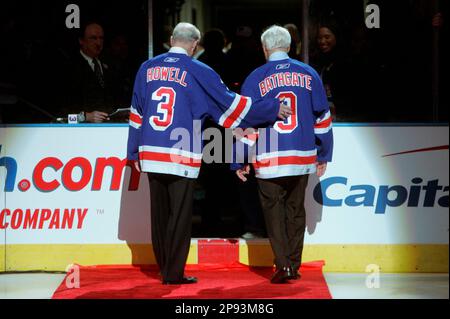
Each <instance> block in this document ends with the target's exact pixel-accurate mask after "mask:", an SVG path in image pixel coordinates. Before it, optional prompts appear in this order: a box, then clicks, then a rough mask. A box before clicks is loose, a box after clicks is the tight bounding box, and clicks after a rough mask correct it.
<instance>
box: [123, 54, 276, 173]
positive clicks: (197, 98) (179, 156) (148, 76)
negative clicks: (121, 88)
mask: <svg viewBox="0 0 450 319" xmlns="http://www.w3.org/2000/svg"><path fill="white" fill-rule="evenodd" d="M278 111H279V100H277V99H275V98H273V99H262V98H259V99H255V100H253V99H251V98H249V97H245V96H241V95H238V94H236V93H234V92H231V91H229V90H228V88H227V87H226V86H225V85H224V84H223V82H222V81H221V79H220V77H219V75H218V74H217V73H215V72H214V71H213V70H212V69H211V68H209V67H208V66H206V65H205V64H203V63H201V62H199V61H196V60H193V59H192V58H191V57H189V56H188V55H187V54H185V53H184V52H183V50H182V49H180V48H172V50H171V51H170V52H169V53H166V54H163V55H160V56H157V57H155V58H153V59H151V60H149V61H147V62H145V63H144V64H143V65H142V66H141V68H140V69H139V71H138V74H137V76H136V81H135V86H134V92H133V99H132V107H131V115H130V128H129V136H128V150H127V157H128V159H129V160H138V159H139V161H140V164H141V168H142V171H144V172H153V173H163V174H171V175H177V176H182V177H187V178H197V177H198V174H199V171H200V166H201V162H202V150H203V141H202V125H203V122H204V120H205V119H206V117H210V118H212V119H213V120H214V121H215V122H216V123H218V124H220V125H221V126H223V127H225V128H237V127H252V126H256V125H258V124H261V123H274V122H275V121H276V120H277V116H278Z"/></svg>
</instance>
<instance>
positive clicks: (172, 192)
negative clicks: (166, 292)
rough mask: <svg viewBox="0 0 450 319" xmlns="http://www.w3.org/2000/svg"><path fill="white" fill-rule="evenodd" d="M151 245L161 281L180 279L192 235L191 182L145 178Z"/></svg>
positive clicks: (158, 176) (164, 177)
mask: <svg viewBox="0 0 450 319" xmlns="http://www.w3.org/2000/svg"><path fill="white" fill-rule="evenodd" d="M148 178H149V182H150V194H151V196H150V198H151V215H152V219H151V221H152V244H153V251H154V253H155V257H156V261H157V263H158V265H159V267H160V270H161V276H162V278H163V280H167V281H177V280H180V279H182V278H183V276H184V268H185V265H186V261H187V257H188V254H189V248H190V243H191V232H192V206H193V195H194V180H192V179H187V178H183V177H178V176H174V175H165V174H152V173H151V174H148Z"/></svg>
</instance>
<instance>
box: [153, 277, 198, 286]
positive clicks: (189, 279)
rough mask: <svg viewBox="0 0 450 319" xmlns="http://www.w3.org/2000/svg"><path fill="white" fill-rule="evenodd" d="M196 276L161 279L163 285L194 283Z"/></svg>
mask: <svg viewBox="0 0 450 319" xmlns="http://www.w3.org/2000/svg"><path fill="white" fill-rule="evenodd" d="M197 281H198V280H197V278H195V277H183V279H181V280H163V282H162V283H163V285H189V284H196V283H197Z"/></svg>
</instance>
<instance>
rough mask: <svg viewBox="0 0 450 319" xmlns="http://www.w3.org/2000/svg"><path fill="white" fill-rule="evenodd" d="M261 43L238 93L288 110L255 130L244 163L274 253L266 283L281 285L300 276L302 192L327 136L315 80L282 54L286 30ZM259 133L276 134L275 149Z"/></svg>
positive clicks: (326, 147) (328, 150)
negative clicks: (258, 59) (261, 59)
mask: <svg viewBox="0 0 450 319" xmlns="http://www.w3.org/2000/svg"><path fill="white" fill-rule="evenodd" d="M261 40H262V44H263V48H264V53H265V56H266V59H267V63H266V64H265V65H263V66H261V67H260V68H258V69H256V70H255V71H254V72H253V73H251V74H250V75H249V77H248V78H247V79H246V81H245V83H244V85H243V87H242V94H244V95H246V96H250V97H251V98H252V99H258V98H261V97H266V98H269V99H272V98H284V99H285V101H286V102H287V104H288V105H289V106H290V107H291V109H292V115H291V116H290V117H289V118H288V119H287V120H285V121H279V122H277V123H275V124H274V125H273V126H272V127H270V128H267V129H264V130H265V131H264V132H263V131H262V130H260V131H259V135H260V139H259V140H258V142H257V143H256V146H255V149H256V151H255V153H254V156H253V158H251V159H250V160H251V163H252V164H253V166H254V168H255V174H256V177H257V180H258V191H259V197H260V200H261V205H262V208H263V212H264V218H265V221H266V226H267V232H268V236H269V239H270V243H271V246H272V250H273V253H274V255H275V266H276V271H275V273H274V275H273V277H272V279H271V282H272V283H284V282H286V281H287V280H289V279H298V278H300V276H301V275H300V273H299V272H298V270H299V268H300V264H301V259H302V251H303V242H304V234H305V219H306V213H305V207H304V199H305V190H306V187H307V184H308V177H309V174H313V173H317V175H318V176H319V177H321V176H322V175H323V174H324V173H325V170H326V168H327V162H330V161H331V159H332V151H333V132H332V123H331V116H330V110H329V106H328V101H327V96H326V94H325V90H324V87H323V84H322V81H321V79H320V76H319V75H318V74H317V72H316V71H315V70H314V69H313V68H311V67H310V66H308V65H306V64H304V63H301V62H299V61H297V60H294V59H290V58H289V56H288V52H289V49H290V45H291V36H290V34H289V31H288V30H286V29H285V28H282V27H279V26H272V27H270V28H269V29H268V30H267V31H265V32H264V33H263V35H262V37H261ZM263 133H264V136H266V137H267V136H273V135H276V136H277V139H276V142H277V143H276V149H273V147H272V149H271V148H270V146H268V144H267V142H268V139H264V141H262V135H263ZM245 140H247V141H248V138H245ZM243 141H244V138H243V139H242V141H239V142H238V143H240V142H243ZM269 142H270V141H269ZM244 143H245V142H244ZM250 144H251V143H250ZM262 144H264V145H262ZM234 166H235V168H239V165H237V166H236V165H234ZM240 166H241V168H239V169H238V170H237V175H238V176H239V178H241V179H242V180H243V181H244V182H245V181H246V177H245V175H247V174H248V173H249V166H248V165H246V166H245V167H242V165H240Z"/></svg>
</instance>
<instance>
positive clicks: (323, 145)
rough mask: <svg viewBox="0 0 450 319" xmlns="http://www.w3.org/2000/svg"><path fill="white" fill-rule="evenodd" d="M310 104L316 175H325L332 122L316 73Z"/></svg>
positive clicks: (330, 145)
mask: <svg viewBox="0 0 450 319" xmlns="http://www.w3.org/2000/svg"><path fill="white" fill-rule="evenodd" d="M312 81H313V83H312V94H311V100H312V101H311V102H312V106H313V114H314V119H315V125H314V134H315V136H316V146H317V161H318V163H317V175H318V176H319V177H321V176H323V175H324V174H325V171H326V168H327V163H328V162H331V161H332V158H333V144H334V139H333V122H332V117H331V112H330V107H329V104H328V100H327V95H326V93H325V89H324V87H323V83H322V80H321V79H320V76H319V75H318V74H317V72H315V71H314V72H313V74H312Z"/></svg>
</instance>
